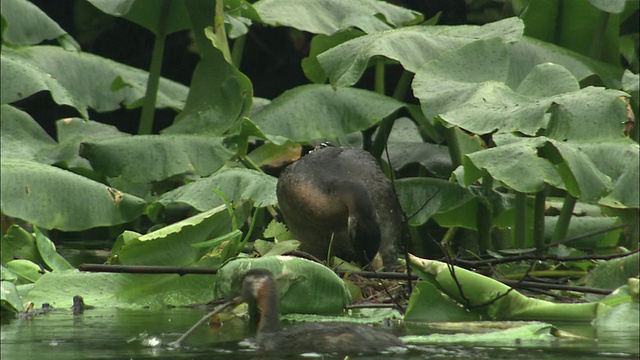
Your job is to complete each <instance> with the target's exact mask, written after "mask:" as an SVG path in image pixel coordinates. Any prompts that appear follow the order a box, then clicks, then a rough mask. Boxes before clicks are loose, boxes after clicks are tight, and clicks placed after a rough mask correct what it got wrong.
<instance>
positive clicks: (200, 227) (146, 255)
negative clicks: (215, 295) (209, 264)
mask: <svg viewBox="0 0 640 360" xmlns="http://www.w3.org/2000/svg"><path fill="white" fill-rule="evenodd" d="M230 230H231V221H230V217H229V213H228V212H227V211H226V208H225V207H224V206H218V207H216V208H213V209H210V210H207V211H205V212H202V213H200V214H197V215H194V216H192V217H190V218H187V219H184V220H181V221H179V222H176V223H173V224H171V225H168V226H165V227H163V228H161V229H158V230H156V231H152V232H150V233H148V234H144V235H139V234H135V233H132V232H125V233H123V234H122V235H121V236H120V237H118V240H117V241H116V244H115V245H114V246H113V250H112V252H113V255H114V259H116V258H117V261H118V263H120V264H131V265H166V266H195V265H197V264H198V262H199V261H200V260H201V258H202V257H203V256H204V255H205V254H206V253H207V251H209V250H208V249H207V248H203V247H194V246H191V244H195V243H198V242H203V241H206V240H210V239H212V238H216V237H218V236H220V235H223V234H225V233H227V232H229V231H230Z"/></svg>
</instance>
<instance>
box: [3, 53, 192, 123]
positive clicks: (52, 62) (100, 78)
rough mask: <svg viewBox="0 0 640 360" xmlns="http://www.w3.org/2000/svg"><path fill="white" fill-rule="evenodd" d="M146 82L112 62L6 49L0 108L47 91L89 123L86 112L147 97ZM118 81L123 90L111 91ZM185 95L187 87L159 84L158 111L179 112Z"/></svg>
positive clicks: (136, 72)
mask: <svg viewBox="0 0 640 360" xmlns="http://www.w3.org/2000/svg"><path fill="white" fill-rule="evenodd" d="M5 66H7V68H6V70H5ZM87 74H90V75H91V76H90V78H87ZM148 76H149V75H148V73H147V72H145V71H142V70H139V69H136V68H133V67H130V66H127V65H123V64H120V63H117V62H114V61H112V60H109V59H105V58H102V57H99V56H96V55H92V54H89V53H80V52H71V51H65V50H64V49H62V48H60V47H56V46H46V45H43V46H31V47H25V48H20V49H12V48H8V47H6V46H3V47H2V103H11V102H15V101H18V100H21V99H25V98H27V97H29V96H31V95H32V94H34V93H35V92H38V91H42V90H48V91H50V92H51V94H52V97H53V99H54V100H56V102H58V103H59V104H66V105H70V106H73V107H75V108H76V109H78V111H79V112H80V113H81V114H83V116H84V117H85V118H86V114H87V113H86V108H87V107H90V108H92V109H94V110H96V111H111V110H116V109H119V108H120V106H121V104H122V103H124V104H125V105H135V104H136V102H137V101H138V100H139V99H141V98H142V97H144V94H145V89H146V86H147V78H148ZM116 79H119V83H120V84H121V85H122V86H121V87H120V88H119V89H118V90H112V84H114V81H115V80H116ZM187 91H188V88H187V87H185V86H184V85H181V84H178V83H176V82H173V81H171V80H167V79H160V88H159V91H158V98H157V101H156V107H158V108H167V107H168V108H172V109H175V110H179V109H181V108H182V107H183V106H184V101H185V99H186V97H187Z"/></svg>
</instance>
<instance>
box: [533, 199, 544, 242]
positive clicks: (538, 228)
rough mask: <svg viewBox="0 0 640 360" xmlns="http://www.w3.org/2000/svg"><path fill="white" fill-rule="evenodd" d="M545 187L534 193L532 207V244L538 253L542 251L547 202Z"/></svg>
mask: <svg viewBox="0 0 640 360" xmlns="http://www.w3.org/2000/svg"><path fill="white" fill-rule="evenodd" d="M546 190H547V189H546V187H544V188H543V189H542V190H540V191H538V192H537V193H536V198H535V203H534V206H533V243H534V244H535V247H536V249H537V251H538V252H542V251H543V250H544V213H545V205H546V200H547V193H546Z"/></svg>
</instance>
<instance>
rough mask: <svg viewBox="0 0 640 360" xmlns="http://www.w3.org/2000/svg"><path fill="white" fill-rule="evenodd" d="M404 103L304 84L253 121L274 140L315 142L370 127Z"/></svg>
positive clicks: (329, 87)
mask: <svg viewBox="0 0 640 360" xmlns="http://www.w3.org/2000/svg"><path fill="white" fill-rule="evenodd" d="M403 106H404V104H403V103H401V102H399V101H397V100H395V99H393V98H391V97H386V96H383V95H380V94H377V93H374V92H372V91H367V90H361V89H354V88H338V89H336V90H334V89H333V88H332V87H331V86H330V85H303V86H298V87H296V88H294V89H292V90H289V91H286V92H285V93H284V94H282V95H280V96H279V97H277V98H275V99H274V100H273V101H272V102H271V103H270V104H269V105H267V106H265V107H264V109H262V110H261V111H260V112H259V113H258V114H256V116H255V117H254V118H253V121H254V122H255V123H256V125H258V127H260V129H261V130H262V131H263V132H264V133H265V134H267V135H271V137H270V138H271V140H272V141H273V142H275V143H277V144H282V143H284V142H285V139H282V137H284V138H286V139H290V140H293V141H295V142H311V141H313V140H317V139H322V140H326V139H337V138H338V137H340V136H342V135H346V134H350V133H353V132H356V131H361V130H365V129H368V128H370V127H371V126H373V125H375V124H376V123H378V122H379V121H380V120H381V119H383V118H385V117H387V116H389V115H391V114H393V113H394V112H395V111H397V110H399V109H400V108H402V107H403Z"/></svg>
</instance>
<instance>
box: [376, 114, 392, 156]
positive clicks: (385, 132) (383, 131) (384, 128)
mask: <svg viewBox="0 0 640 360" xmlns="http://www.w3.org/2000/svg"><path fill="white" fill-rule="evenodd" d="M394 115H395V113H393V114H391V115H389V116H387V117H386V118H384V119H382V121H381V122H380V125H378V131H376V136H375V138H374V139H373V144H371V149H370V152H371V155H373V157H374V158H376V159H378V160H379V159H380V157H381V156H382V153H383V152H384V147H385V146H386V145H387V140H388V139H389V134H390V133H391V128H393V123H394V122H395V121H396V119H395V116H394Z"/></svg>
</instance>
